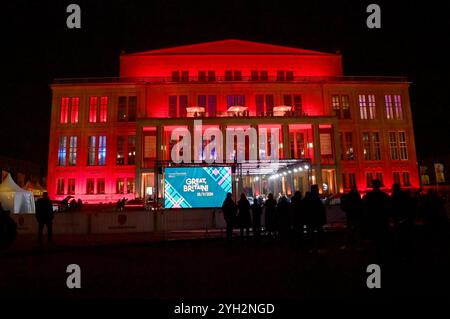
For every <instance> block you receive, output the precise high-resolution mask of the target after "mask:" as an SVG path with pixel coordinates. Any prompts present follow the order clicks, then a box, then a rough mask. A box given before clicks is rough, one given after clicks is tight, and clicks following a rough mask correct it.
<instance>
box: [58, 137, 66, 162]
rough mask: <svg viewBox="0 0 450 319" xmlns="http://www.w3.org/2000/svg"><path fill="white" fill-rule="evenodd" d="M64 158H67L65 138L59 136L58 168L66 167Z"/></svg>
mask: <svg viewBox="0 0 450 319" xmlns="http://www.w3.org/2000/svg"><path fill="white" fill-rule="evenodd" d="M66 156H67V136H61V137H60V138H59V144H58V165H59V166H65V165H66Z"/></svg>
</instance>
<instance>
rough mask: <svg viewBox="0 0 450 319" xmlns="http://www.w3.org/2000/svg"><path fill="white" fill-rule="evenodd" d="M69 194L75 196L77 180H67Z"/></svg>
mask: <svg viewBox="0 0 450 319" xmlns="http://www.w3.org/2000/svg"><path fill="white" fill-rule="evenodd" d="M67 194H68V195H75V178H69V179H68V180H67Z"/></svg>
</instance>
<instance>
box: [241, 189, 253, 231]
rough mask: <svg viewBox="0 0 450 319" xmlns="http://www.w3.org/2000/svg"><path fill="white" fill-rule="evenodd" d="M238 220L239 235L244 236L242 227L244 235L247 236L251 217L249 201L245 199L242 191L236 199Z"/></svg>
mask: <svg viewBox="0 0 450 319" xmlns="http://www.w3.org/2000/svg"><path fill="white" fill-rule="evenodd" d="M238 210H239V215H238V220H239V228H240V230H241V237H243V236H244V229H245V234H246V237H247V238H248V237H249V235H250V224H251V217H250V203H249V201H248V199H247V196H245V194H244V193H242V194H241V198H240V199H239V201H238Z"/></svg>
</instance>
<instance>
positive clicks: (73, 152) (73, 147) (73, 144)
mask: <svg viewBox="0 0 450 319" xmlns="http://www.w3.org/2000/svg"><path fill="white" fill-rule="evenodd" d="M77 142H78V138H77V137H76V136H71V137H70V138H69V166H75V165H77V146H78V145H77Z"/></svg>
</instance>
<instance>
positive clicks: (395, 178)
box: [392, 172, 401, 185]
mask: <svg viewBox="0 0 450 319" xmlns="http://www.w3.org/2000/svg"><path fill="white" fill-rule="evenodd" d="M392 181H393V183H394V184H398V185H401V184H400V172H392Z"/></svg>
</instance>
